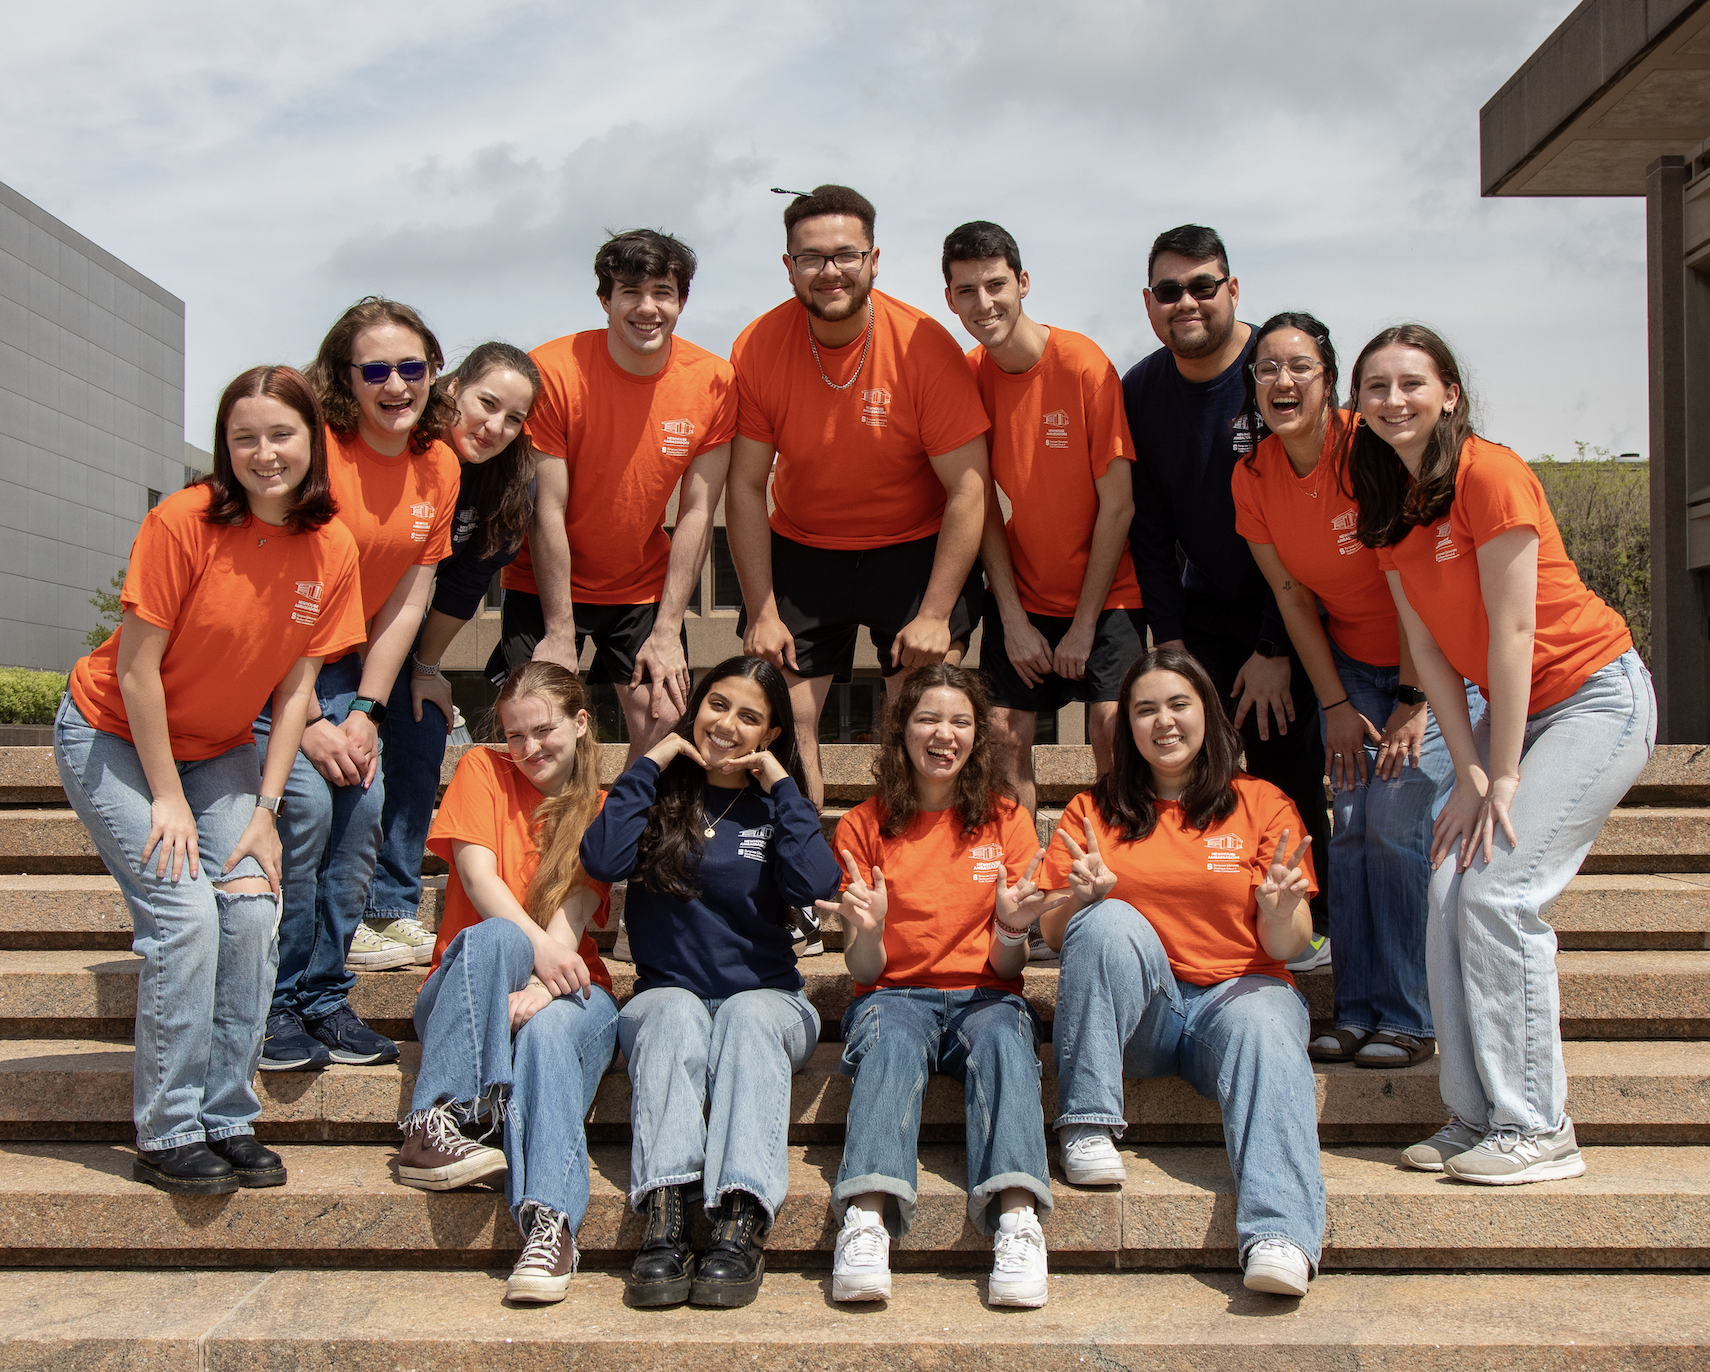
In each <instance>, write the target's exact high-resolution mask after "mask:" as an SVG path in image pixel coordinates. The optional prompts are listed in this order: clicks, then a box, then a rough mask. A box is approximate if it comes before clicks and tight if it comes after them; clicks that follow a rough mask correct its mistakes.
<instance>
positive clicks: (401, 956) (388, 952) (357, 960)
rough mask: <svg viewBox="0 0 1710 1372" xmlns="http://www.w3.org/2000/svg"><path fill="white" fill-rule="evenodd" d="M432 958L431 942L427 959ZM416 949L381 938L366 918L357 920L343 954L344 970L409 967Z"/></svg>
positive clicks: (379, 970)
mask: <svg viewBox="0 0 1710 1372" xmlns="http://www.w3.org/2000/svg"><path fill="white" fill-rule="evenodd" d="M432 960H433V944H432V943H429V944H428V961H430V962H431V961H432ZM415 961H416V950H415V949H414V948H411V947H410V946H409V945H408V944H403V943H397V942H394V941H393V940H392V939H389V938H382V937H381V936H380V935H379V934H377V933H375V932H374V930H373V929H372V928H370V927H369V925H368V922H367V921H366V920H358V921H357V924H356V933H355V934H354V935H352V937H351V940H350V948H349V950H348V951H347V952H346V953H345V955H344V970H345V971H347V972H384V971H387V970H389V969H390V968H393V967H410V966H413V965H414V964H415Z"/></svg>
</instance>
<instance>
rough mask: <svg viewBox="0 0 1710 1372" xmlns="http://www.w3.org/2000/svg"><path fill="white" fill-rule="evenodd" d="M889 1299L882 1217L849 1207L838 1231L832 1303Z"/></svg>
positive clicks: (886, 1237) (886, 1234) (887, 1247)
mask: <svg viewBox="0 0 1710 1372" xmlns="http://www.w3.org/2000/svg"><path fill="white" fill-rule="evenodd" d="M890 1298H891V1236H890V1232H889V1231H888V1230H887V1229H886V1228H885V1221H884V1217H883V1216H881V1215H875V1214H873V1213H872V1212H871V1211H870V1210H862V1209H861V1208H860V1207H859V1206H854V1205H851V1206H850V1207H849V1209H848V1210H847V1211H846V1212H845V1213H844V1216H843V1228H842V1229H840V1230H838V1231H837V1247H836V1250H835V1253H834V1256H833V1258H832V1265H831V1299H832V1300H834V1301H888V1300H889V1299H890Z"/></svg>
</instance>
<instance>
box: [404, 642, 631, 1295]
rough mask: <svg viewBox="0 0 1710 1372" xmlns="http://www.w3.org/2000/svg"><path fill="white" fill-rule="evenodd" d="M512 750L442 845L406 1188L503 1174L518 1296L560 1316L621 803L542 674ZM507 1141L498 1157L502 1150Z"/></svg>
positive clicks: (604, 999) (603, 1062)
mask: <svg viewBox="0 0 1710 1372" xmlns="http://www.w3.org/2000/svg"><path fill="white" fill-rule="evenodd" d="M494 713H495V716H496V718H497V719H498V723H499V728H500V729H501V731H502V732H503V734H504V739H505V746H506V748H507V750H508V756H507V754H506V753H501V752H499V751H498V750H497V749H493V748H471V749H469V750H468V751H467V752H466V753H464V755H463V757H462V758H461V759H460V760H459V761H458V764H457V771H456V773H455V774H454V775H453V776H452V778H451V784H450V785H449V786H447V787H446V788H445V799H444V801H443V802H442V803H441V805H440V807H439V813H438V815H436V816H435V817H434V822H433V829H432V831H431V832H430V833H429V835H428V840H427V845H428V847H429V849H431V850H432V851H433V853H434V854H435V855H437V856H439V857H442V858H444V859H445V860H446V861H447V862H448V863H450V864H451V874H450V876H449V877H447V879H446V884H445V917H444V919H443V920H441V922H440V926H439V938H438V940H437V942H436V943H435V945H434V967H433V971H432V973H431V974H430V975H429V976H428V979H427V981H426V982H424V983H423V985H422V988H421V990H420V991H419V992H418V993H417V994H416V1010H415V1024H416V1037H417V1038H418V1039H420V1040H421V1045H422V1057H421V1067H420V1068H419V1069H418V1071H417V1073H416V1081H415V1087H414V1089H413V1091H412V1093H411V1096H410V1113H409V1115H408V1117H406V1118H405V1120H404V1122H403V1123H402V1124H401V1125H399V1128H400V1129H402V1130H403V1132H404V1143H403V1146H402V1148H400V1149H399V1152H398V1180H399V1181H401V1182H402V1183H403V1184H404V1185H405V1186H414V1187H418V1188H420V1189H421V1190H424V1191H450V1190H454V1189H455V1188H457V1187H460V1186H467V1185H469V1184H470V1183H471V1182H475V1181H479V1180H481V1179H482V1178H483V1177H487V1176H491V1175H493V1174H494V1173H495V1172H500V1171H504V1172H506V1173H507V1175H506V1177H505V1199H506V1200H507V1201H508V1202H509V1204H510V1210H511V1218H512V1219H514V1220H515V1221H516V1225H517V1228H518V1229H519V1230H521V1231H522V1236H523V1251H522V1254H521V1256H520V1257H519V1258H518V1259H517V1262H516V1266H515V1267H514V1268H512V1270H511V1275H510V1278H509V1280H508V1281H506V1283H505V1298H506V1299H507V1300H513V1301H527V1302H531V1303H550V1302H553V1301H561V1300H563V1299H564V1297H565V1294H566V1293H567V1292H568V1291H569V1289H570V1277H571V1275H572V1274H573V1273H574V1272H575V1270H576V1231H577V1229H578V1228H579V1227H580V1226H581V1223H582V1217H583V1216H584V1215H585V1214H586V1213H587V1209H588V1184H589V1183H588V1141H587V1135H586V1132H585V1130H584V1128H583V1119H584V1118H585V1116H586V1115H587V1113H588V1109H589V1107H590V1106H591V1105H592V1104H593V1101H594V1092H595V1091H596V1090H598V1089H599V1085H600V1077H601V1076H602V1075H604V1073H605V1070H606V1069H607V1068H608V1067H610V1066H611V1061H612V1053H613V1050H614V1048H615V1045H616V1043H617V1002H616V1001H615V1000H613V999H612V979H611V974H610V973H609V972H607V971H606V968H605V964H604V963H602V962H601V961H600V955H599V952H598V950H597V949H596V948H595V946H594V940H593V938H592V936H591V935H590V934H589V932H588V925H589V924H590V923H593V924H597V925H600V926H601V927H604V925H605V923H606V917H607V913H608V911H609V909H610V897H611V888H610V887H608V886H605V885H603V884H601V883H599V882H598V881H594V880H590V878H589V874H588V873H587V871H586V870H585V869H584V868H583V867H582V865H581V860H580V856H579V853H580V845H581V841H582V835H583V834H584V833H585V832H586V830H587V827H588V824H589V823H590V821H591V820H592V819H593V817H594V815H595V814H596V812H597V811H598V810H599V808H600V805H601V803H602V802H603V800H604V798H605V797H604V793H603V792H602V791H601V790H600V789H599V786H600V745H599V744H598V743H597V742H595V740H594V732H593V728H592V726H591V724H590V721H589V718H588V711H587V709H586V707H585V705H584V701H583V696H582V684H581V682H579V681H578V680H577V679H576V678H575V677H574V676H573V675H571V674H570V672H568V671H566V670H565V669H564V668H563V667H560V666H559V665H558V664H557V663H555V662H530V663H525V664H523V666H521V667H520V668H518V669H517V670H516V671H514V672H512V673H511V674H510V676H509V677H507V678H506V680H505V685H504V688H503V689H502V690H501V691H500V692H499V700H498V704H497V705H496V707H495V711H494ZM495 1136H498V1137H499V1144H498V1145H495V1144H494V1143H493V1142H492V1141H491V1140H492V1139H493V1138H494V1137H495Z"/></svg>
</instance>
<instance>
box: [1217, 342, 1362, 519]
mask: <svg viewBox="0 0 1710 1372" xmlns="http://www.w3.org/2000/svg"><path fill="white" fill-rule="evenodd" d="M1283 329H1294V330H1296V331H1297V332H1299V333H1303V334H1305V335H1306V336H1307V337H1308V338H1310V339H1311V340H1312V346H1313V348H1314V349H1315V350H1316V351H1317V353H1318V360H1319V361H1320V362H1321V363H1323V364H1324V413H1325V417H1326V418H1325V422H1326V425H1327V426H1328V427H1327V430H1326V435H1327V438H1328V440H1329V446H1330V452H1331V454H1332V458H1331V460H1332V463H1333V465H1334V466H1335V469H1336V470H1335V475H1336V484H1337V485H1338V486H1339V487H1340V488H1341V490H1342V494H1343V495H1352V494H1353V492H1352V491H1350V490H1348V488H1347V480H1348V477H1347V460H1346V458H1347V451H1348V440H1349V438H1350V437H1351V436H1352V428H1353V426H1352V425H1350V424H1349V423H1348V422H1347V421H1346V420H1345V419H1343V417H1342V411H1341V410H1340V409H1338V408H1337V405H1336V387H1337V385H1338V383H1339V381H1340V379H1341V373H1340V372H1338V371H1337V369H1336V345H1335V344H1333V343H1332V342H1331V341H1330V329H1329V326H1328V325H1326V324H1325V323H1323V321H1321V320H1319V319H1317V318H1315V317H1314V316H1312V315H1310V314H1307V313H1305V312H1304V311H1302V310H1284V311H1283V312H1282V313H1281V314H1273V315H1272V316H1271V317H1270V318H1269V319H1267V320H1266V321H1265V322H1264V323H1263V324H1261V325H1259V327H1258V328H1257V329H1256V330H1255V331H1254V333H1253V342H1252V346H1251V347H1250V348H1249V349H1248V351H1247V356H1248V357H1249V358H1254V359H1256V358H1257V357H1258V355H1259V344H1260V343H1262V342H1263V341H1264V340H1265V338H1266V337H1267V336H1269V335H1270V334H1273V333H1278V332H1280V331H1281V330H1283ZM1257 365H1258V364H1257V362H1256V361H1253V362H1249V363H1248V365H1247V367H1246V369H1245V370H1244V371H1243V372H1242V373H1241V380H1242V382H1243V383H1244V384H1245V386H1246V388H1247V390H1246V399H1245V400H1244V401H1243V402H1242V403H1243V406H1244V412H1245V413H1246V414H1247V415H1248V416H1250V420H1249V422H1250V423H1252V429H1253V431H1254V432H1257V430H1258V427H1259V423H1262V422H1263V421H1264V415H1263V414H1262V413H1261V412H1260V410H1259V379H1258V377H1256V376H1254V375H1253V368H1254V367H1255V366H1257ZM1254 421H1256V422H1254ZM1278 441H1279V442H1280V441H1281V440H1280V439H1279V440H1278ZM1258 455H1259V445H1258V444H1254V445H1253V450H1252V452H1250V453H1248V454H1247V456H1246V457H1245V458H1244V459H1243V461H1242V465H1244V466H1245V467H1246V468H1247V470H1248V471H1257V470H1258V468H1257V467H1256V465H1255V460H1256V459H1257V457H1258ZM1320 460H1322V459H1320Z"/></svg>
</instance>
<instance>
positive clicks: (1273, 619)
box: [1122, 340, 1288, 646]
mask: <svg viewBox="0 0 1710 1372" xmlns="http://www.w3.org/2000/svg"><path fill="white" fill-rule="evenodd" d="M1252 359H1253V344H1252V342H1251V341H1250V340H1249V342H1248V344H1247V346H1246V347H1245V348H1244V349H1242V351H1241V356H1240V357H1239V358H1238V359H1237V360H1236V361H1235V362H1233V363H1232V364H1230V366H1229V367H1227V368H1226V369H1225V370H1223V371H1222V372H1220V373H1219V374H1218V375H1217V376H1216V377H1214V378H1213V379H1212V380H1210V381H1189V380H1187V379H1186V378H1185V377H1184V376H1183V375H1182V374H1181V370H1180V369H1179V368H1178V367H1177V366H1176V361H1175V358H1174V356H1173V355H1172V354H1171V353H1170V350H1169V349H1168V348H1159V349H1158V351H1157V352H1155V353H1153V354H1151V356H1149V357H1145V358H1142V359H1141V360H1140V361H1139V362H1137V363H1135V364H1134V366H1133V367H1131V368H1129V371H1128V375H1126V376H1125V377H1123V378H1122V395H1123V400H1124V402H1125V403H1126V406H1127V410H1128V429H1129V432H1130V433H1132V434H1133V436H1134V467H1133V469H1132V476H1133V479H1134V522H1133V524H1132V525H1131V526H1130V530H1129V536H1128V547H1129V552H1130V553H1131V554H1132V556H1133V558H1134V573H1135V575H1136V576H1137V577H1138V578H1139V581H1140V594H1141V597H1142V599H1143V600H1144V601H1145V604H1146V620H1147V623H1149V624H1150V625H1151V627H1152V638H1153V641H1154V642H1158V643H1162V642H1164V641H1165V640H1167V639H1172V638H1181V637H1182V620H1183V616H1184V614H1185V612H1186V607H1187V595H1186V592H1187V591H1189V590H1192V591H1203V592H1205V593H1207V594H1210V595H1214V596H1218V597H1220V598H1222V599H1224V600H1228V601H1234V602H1236V603H1237V604H1247V605H1254V606H1258V605H1262V606H1263V617H1262V619H1261V621H1260V628H1259V637H1260V638H1268V639H1270V640H1271V641H1272V642H1273V643H1276V644H1277V645H1279V646H1283V645H1286V644H1287V643H1288V629H1287V627H1286V626H1285V625H1284V623H1283V617H1282V612H1281V611H1280V610H1279V609H1278V608H1277V603H1276V597H1275V596H1274V595H1272V594H1271V589H1270V585H1269V584H1268V583H1267V582H1266V581H1265V576H1264V573H1263V572H1261V571H1260V570H1259V564H1258V563H1256V562H1254V561H1253V554H1252V550H1251V549H1249V548H1248V547H1247V541H1246V539H1244V538H1242V537H1241V535H1240V534H1238V533H1236V532H1235V497H1234V495H1233V494H1232V493H1231V492H1230V488H1229V483H1230V478H1231V476H1232V475H1233V474H1234V471H1235V464H1236V463H1237V462H1239V461H1241V460H1242V459H1243V458H1245V457H1246V456H1247V454H1248V453H1250V452H1252V451H1253V449H1254V447H1255V446H1256V445H1257V444H1258V442H1259V440H1260V439H1262V438H1263V437H1264V436H1265V434H1266V432H1267V430H1266V429H1265V426H1264V421H1263V420H1261V419H1259V418H1258V416H1257V415H1243V413H1242V412H1243V410H1244V409H1245V407H1246V386H1245V383H1244V381H1243V378H1242V373H1243V371H1244V369H1245V368H1246V366H1247V364H1248V363H1249V362H1251V361H1252ZM1235 419H1239V420H1240V423H1239V424H1238V425H1237V426H1236V427H1235V428H1233V429H1232V428H1231V427H1230V421H1231V420H1235ZM1177 543H1180V544H1181V547H1182V551H1183V552H1184V553H1186V554H1187V566H1186V567H1185V568H1178V566H1177V563H1176V544H1177Z"/></svg>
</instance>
